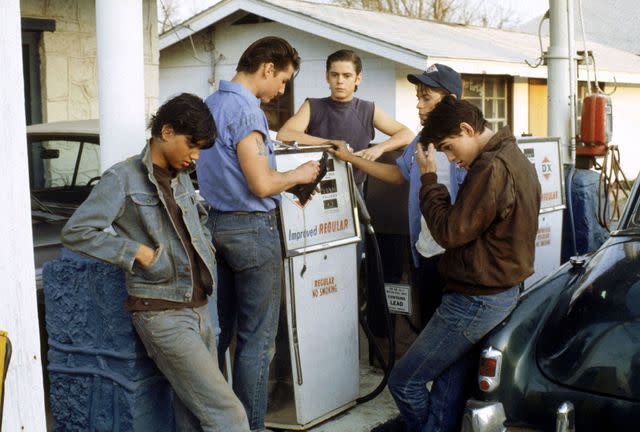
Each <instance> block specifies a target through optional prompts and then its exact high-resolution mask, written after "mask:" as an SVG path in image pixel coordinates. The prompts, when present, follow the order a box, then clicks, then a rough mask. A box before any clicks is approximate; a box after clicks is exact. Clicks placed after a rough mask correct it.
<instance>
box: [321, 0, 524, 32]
mask: <svg viewBox="0 0 640 432" xmlns="http://www.w3.org/2000/svg"><path fill="white" fill-rule="evenodd" d="M333 1H334V3H336V4H339V5H342V6H346V7H350V8H357V9H365V10H372V11H376V12H387V13H391V14H394V15H401V16H407V17H411V18H420V19H428V20H432V21H437V22H445V23H460V24H467V25H479V26H483V27H495V28H505V27H514V26H516V25H517V24H519V19H518V17H517V16H516V15H515V14H514V13H513V11H512V10H511V9H508V8H505V7H504V6H500V7H496V6H492V7H491V8H489V7H488V6H487V5H486V4H485V2H483V1H482V0H333Z"/></svg>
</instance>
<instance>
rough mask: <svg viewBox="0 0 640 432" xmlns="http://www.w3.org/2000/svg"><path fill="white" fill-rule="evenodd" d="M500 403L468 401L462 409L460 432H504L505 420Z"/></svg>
mask: <svg viewBox="0 0 640 432" xmlns="http://www.w3.org/2000/svg"><path fill="white" fill-rule="evenodd" d="M506 419H507V418H506V416H505V414H504V407H503V406H502V403H500V402H484V401H478V400H475V399H469V400H468V401H467V405H466V406H465V408H464V417H463V418H462V429H461V432H504V431H506V430H507V429H506V428H505V426H504V422H505V420H506Z"/></svg>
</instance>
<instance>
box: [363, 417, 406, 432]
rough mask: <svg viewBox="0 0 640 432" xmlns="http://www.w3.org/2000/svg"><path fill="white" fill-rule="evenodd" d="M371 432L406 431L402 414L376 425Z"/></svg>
mask: <svg viewBox="0 0 640 432" xmlns="http://www.w3.org/2000/svg"><path fill="white" fill-rule="evenodd" d="M371 432H406V429H405V425H404V420H402V416H397V417H394V418H392V419H391V420H387V421H386V422H384V423H382V424H380V425H378V426H376V427H374V428H373V429H371Z"/></svg>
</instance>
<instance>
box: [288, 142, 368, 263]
mask: <svg viewBox="0 0 640 432" xmlns="http://www.w3.org/2000/svg"><path fill="white" fill-rule="evenodd" d="M321 157H322V149H321V150H318V151H308V150H307V151H300V152H295V151H286V152H276V164H277V167H278V171H289V170H291V169H294V168H295V167H297V166H299V165H300V164H303V163H305V162H307V161H310V160H320V158H321ZM349 182H350V178H349V171H348V169H347V165H346V163H344V162H342V161H340V160H336V159H333V157H332V156H331V155H329V158H328V160H327V171H326V174H325V175H324V177H323V178H322V179H321V180H320V182H319V184H318V187H317V192H316V193H315V194H314V195H313V196H312V197H311V199H310V200H309V201H307V202H306V203H305V204H304V205H302V204H301V202H300V200H299V199H298V197H297V196H296V195H295V194H293V193H289V192H283V193H282V194H281V195H282V197H281V201H280V212H281V218H282V237H283V240H284V244H285V247H286V250H287V254H288V255H289V254H290V252H291V251H301V250H305V249H306V248H309V247H313V246H318V245H325V246H326V245H327V244H329V243H331V242H336V241H340V240H345V239H350V238H353V239H354V241H356V240H358V237H357V230H356V226H355V223H354V220H355V218H354V214H353V201H352V199H351V188H350V184H349Z"/></svg>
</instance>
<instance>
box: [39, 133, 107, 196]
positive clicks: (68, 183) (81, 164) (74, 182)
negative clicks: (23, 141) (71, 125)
mask: <svg viewBox="0 0 640 432" xmlns="http://www.w3.org/2000/svg"><path fill="white" fill-rule="evenodd" d="M30 150H31V152H30V153H31V154H30V163H31V172H30V173H31V188H32V189H36V190H38V189H54V188H73V187H81V186H87V185H88V183H89V182H90V181H91V180H92V179H94V178H95V177H98V176H100V160H99V158H100V147H99V145H98V144H94V143H90V142H82V141H73V140H64V139H62V140H48V141H41V142H32V143H31V145H30Z"/></svg>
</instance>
